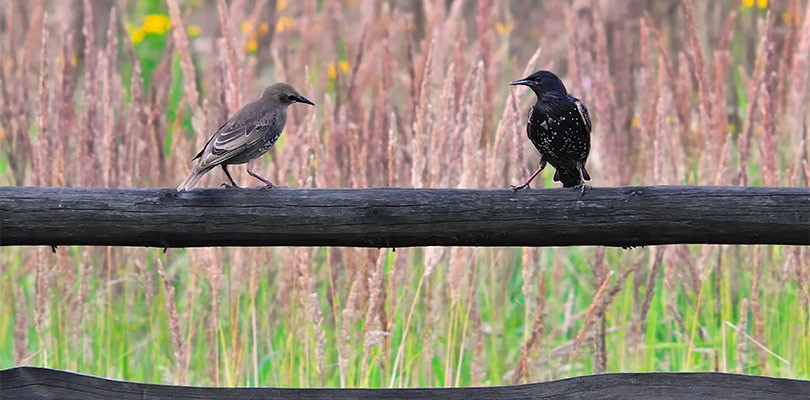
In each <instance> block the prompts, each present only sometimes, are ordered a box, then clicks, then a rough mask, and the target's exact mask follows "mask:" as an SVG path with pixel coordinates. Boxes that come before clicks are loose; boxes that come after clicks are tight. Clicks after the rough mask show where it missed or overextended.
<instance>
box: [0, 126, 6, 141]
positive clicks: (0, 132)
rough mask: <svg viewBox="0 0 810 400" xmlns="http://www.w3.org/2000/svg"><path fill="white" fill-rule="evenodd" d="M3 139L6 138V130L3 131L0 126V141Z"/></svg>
mask: <svg viewBox="0 0 810 400" xmlns="http://www.w3.org/2000/svg"><path fill="white" fill-rule="evenodd" d="M5 138H6V130H5V129H3V127H2V126H0V140H3V139H5Z"/></svg>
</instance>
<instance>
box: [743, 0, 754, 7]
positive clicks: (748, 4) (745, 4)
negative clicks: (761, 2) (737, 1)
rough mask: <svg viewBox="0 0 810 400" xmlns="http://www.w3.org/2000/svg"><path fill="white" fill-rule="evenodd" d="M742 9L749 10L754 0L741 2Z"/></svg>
mask: <svg viewBox="0 0 810 400" xmlns="http://www.w3.org/2000/svg"><path fill="white" fill-rule="evenodd" d="M742 6H743V8H751V7H753V6H754V0H742Z"/></svg>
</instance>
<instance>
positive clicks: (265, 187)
mask: <svg viewBox="0 0 810 400" xmlns="http://www.w3.org/2000/svg"><path fill="white" fill-rule="evenodd" d="M274 187H277V186H276V185H274V184H272V183H268V184H266V185H259V186H256V189H259V190H265V189H272V188H274Z"/></svg>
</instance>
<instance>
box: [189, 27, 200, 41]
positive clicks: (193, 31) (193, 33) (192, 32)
mask: <svg viewBox="0 0 810 400" xmlns="http://www.w3.org/2000/svg"><path fill="white" fill-rule="evenodd" d="M200 35H202V27H200V26H199V25H189V26H188V37H190V38H192V39H194V38H195V37H197V36H200Z"/></svg>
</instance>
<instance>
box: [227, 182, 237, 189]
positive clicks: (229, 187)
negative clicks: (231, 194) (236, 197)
mask: <svg viewBox="0 0 810 400" xmlns="http://www.w3.org/2000/svg"><path fill="white" fill-rule="evenodd" d="M222 187H224V188H226V189H241V188H242V187H241V186H239V185H231V184H228V183H225V182H222Z"/></svg>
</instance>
